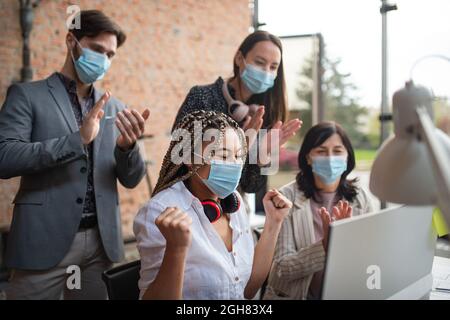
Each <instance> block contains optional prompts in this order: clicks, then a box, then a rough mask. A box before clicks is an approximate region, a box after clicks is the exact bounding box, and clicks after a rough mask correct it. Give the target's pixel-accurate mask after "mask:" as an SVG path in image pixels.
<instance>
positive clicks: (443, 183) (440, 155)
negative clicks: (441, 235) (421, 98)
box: [416, 106, 450, 226]
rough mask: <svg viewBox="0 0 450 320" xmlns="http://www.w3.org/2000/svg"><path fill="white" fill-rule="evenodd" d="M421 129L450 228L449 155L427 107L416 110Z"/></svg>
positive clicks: (439, 204)
mask: <svg viewBox="0 0 450 320" xmlns="http://www.w3.org/2000/svg"><path fill="white" fill-rule="evenodd" d="M416 114H417V118H418V121H419V129H420V130H421V133H422V136H423V138H424V140H425V144H426V146H427V148H428V150H429V152H430V159H431V163H432V168H433V173H434V177H435V180H436V183H437V190H438V194H437V200H438V206H439V208H440V209H441V212H442V214H443V216H444V217H445V220H446V222H447V225H449V226H450V160H449V155H448V154H447V152H446V150H445V149H444V148H443V146H442V144H441V143H439V139H438V137H437V136H436V128H435V126H434V124H433V122H432V121H431V118H430V116H429V115H428V112H427V110H426V109H425V107H423V106H421V107H418V108H417V109H416Z"/></svg>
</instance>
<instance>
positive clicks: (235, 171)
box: [200, 159, 242, 199]
mask: <svg viewBox="0 0 450 320" xmlns="http://www.w3.org/2000/svg"><path fill="white" fill-rule="evenodd" d="M241 173H242V163H235V162H228V161H221V160H214V159H213V160H211V169H210V171H209V176H208V179H203V178H201V177H200V178H201V179H202V181H203V183H204V184H205V185H206V186H207V187H208V188H209V190H211V192H213V193H214V194H216V195H217V196H218V197H219V198H220V199H225V198H226V197H228V196H229V195H230V194H232V193H233V192H234V191H235V190H236V188H237V186H238V185H239V180H240V179H241Z"/></svg>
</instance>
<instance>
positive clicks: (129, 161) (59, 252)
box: [0, 74, 145, 270]
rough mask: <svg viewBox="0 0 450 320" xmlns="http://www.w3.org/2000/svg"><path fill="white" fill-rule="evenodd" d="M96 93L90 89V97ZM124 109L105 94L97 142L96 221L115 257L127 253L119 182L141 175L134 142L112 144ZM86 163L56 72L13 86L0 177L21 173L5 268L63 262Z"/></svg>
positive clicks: (1, 127)
mask: <svg viewBox="0 0 450 320" xmlns="http://www.w3.org/2000/svg"><path fill="white" fill-rule="evenodd" d="M101 95H102V93H101V92H99V91H98V90H95V101H98V100H99V99H100V97H101ZM124 108H125V106H124V104H123V103H122V102H120V101H119V100H117V99H115V98H113V97H111V98H110V100H109V101H108V103H107V104H106V106H105V107H104V111H105V115H104V117H103V118H102V120H101V123H100V132H99V134H98V136H97V137H96V138H95V140H94V188H95V200H96V206H97V216H98V225H99V230H100V234H101V238H102V242H103V246H104V248H105V251H106V254H107V256H108V258H109V259H110V260H111V261H114V262H117V261H120V260H121V259H122V258H123V255H124V252H123V240H122V232H121V221H120V214H119V198H118V194H117V179H119V181H120V183H121V184H122V185H124V186H125V187H127V188H133V187H135V186H136V185H137V184H138V183H139V182H140V181H141V179H142V178H143V176H144V173H145V165H144V162H143V159H142V157H141V155H140V153H139V149H138V146H137V144H136V145H135V147H134V148H133V149H132V150H130V151H127V152H121V151H120V150H119V149H118V148H117V147H116V139H117V136H118V135H119V132H118V130H117V128H116V126H115V123H114V120H115V116H116V114H117V113H118V112H119V111H121V110H123V109H124ZM86 167H87V156H86V153H85V150H84V148H83V145H82V142H81V137H80V133H79V130H78V126H77V123H76V120H75V116H74V114H73V111H72V107H71V104H70V101H69V96H68V94H67V91H66V89H65V87H64V85H63V84H62V83H61V81H60V79H59V78H58V76H57V75H56V74H53V75H51V76H50V77H49V78H47V79H45V80H40V81H34V82H29V83H21V84H14V85H12V86H11V87H10V88H9V89H8V93H7V96H6V100H5V103H4V105H3V107H2V109H1V110H0V178H2V179H9V178H11V177H16V176H21V177H22V178H21V181H20V187H19V191H18V192H17V195H16V197H15V199H14V202H13V203H14V211H13V219H12V224H11V230H10V233H9V237H8V245H7V251H6V265H7V266H8V267H10V268H17V269H26V270H45V269H49V268H52V267H54V266H56V265H57V264H58V263H59V262H60V261H61V260H62V259H63V257H64V256H65V255H66V253H67V252H68V250H69V248H70V246H71V244H72V241H73V239H74V237H75V234H76V232H77V230H78V226H79V223H80V219H81V215H82V211H83V202H84V197H85V194H86V186H87V178H88V173H87V172H86V171H87V170H85V168H86ZM82 168H83V169H82ZM80 199H82V200H83V201H80ZM79 202H81V203H79Z"/></svg>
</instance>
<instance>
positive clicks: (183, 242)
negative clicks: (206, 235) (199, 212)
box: [155, 207, 192, 251]
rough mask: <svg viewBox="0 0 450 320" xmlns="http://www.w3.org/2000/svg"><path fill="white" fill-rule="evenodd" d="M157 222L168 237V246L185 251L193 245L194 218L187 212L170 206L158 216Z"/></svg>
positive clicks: (163, 233)
mask: <svg viewBox="0 0 450 320" xmlns="http://www.w3.org/2000/svg"><path fill="white" fill-rule="evenodd" d="M155 224H156V226H157V227H158V229H159V231H161V233H162V235H163V236H164V238H165V239H166V243H167V246H166V248H168V249H171V250H183V251H184V250H187V249H188V248H189V246H190V245H191V241H192V234H191V224H192V219H191V217H189V216H188V215H187V213H185V212H183V211H181V210H180V209H178V208H174V207H168V208H167V209H166V210H164V211H163V212H162V213H161V214H160V215H159V216H158V218H156V220H155Z"/></svg>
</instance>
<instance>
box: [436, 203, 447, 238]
mask: <svg viewBox="0 0 450 320" xmlns="http://www.w3.org/2000/svg"><path fill="white" fill-rule="evenodd" d="M433 228H434V230H435V231H436V233H437V234H438V236H439V237H442V236H445V235H446V234H448V233H449V230H448V226H447V223H446V222H445V219H444V217H443V216H442V212H441V210H439V208H434V210H433Z"/></svg>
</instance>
